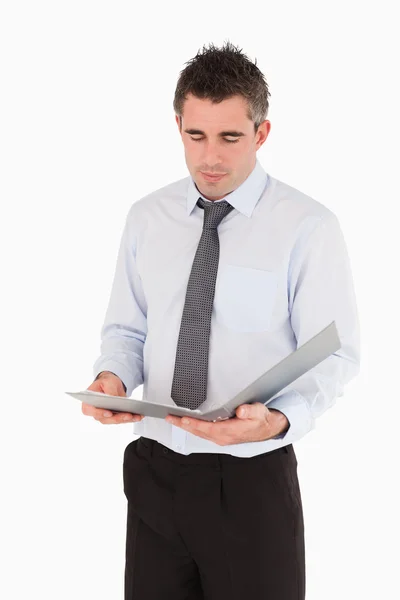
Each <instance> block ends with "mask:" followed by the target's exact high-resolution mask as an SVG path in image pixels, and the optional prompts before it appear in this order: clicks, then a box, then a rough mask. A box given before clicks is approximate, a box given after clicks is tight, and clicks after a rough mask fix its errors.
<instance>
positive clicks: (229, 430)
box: [165, 402, 289, 446]
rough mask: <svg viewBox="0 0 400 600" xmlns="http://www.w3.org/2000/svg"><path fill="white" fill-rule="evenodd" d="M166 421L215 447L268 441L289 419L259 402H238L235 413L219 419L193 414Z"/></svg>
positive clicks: (169, 418)
mask: <svg viewBox="0 0 400 600" xmlns="http://www.w3.org/2000/svg"><path fill="white" fill-rule="evenodd" d="M165 419H166V421H168V423H172V424H173V425H176V426H177V427H182V429H184V430H185V431H189V432H190V433H193V434H194V435H197V436H199V437H202V438H204V439H206V440H210V441H211V442H214V443H215V444H218V445H219V446H227V445H230V444H243V443H246V442H260V441H264V440H269V439H271V438H273V437H275V436H276V435H279V434H280V433H283V432H284V431H287V429H288V428H289V421H288V419H287V418H286V416H285V415H284V414H283V413H281V412H280V411H279V410H275V409H272V408H271V409H268V407H267V406H265V404H262V403H261V402H254V403H252V404H241V405H240V406H238V407H237V409H236V416H235V417H231V418H230V419H225V420H223V421H216V422H215V423H214V422H210V421H203V420H201V419H195V418H194V417H175V416H173V415H168V416H167V417H165Z"/></svg>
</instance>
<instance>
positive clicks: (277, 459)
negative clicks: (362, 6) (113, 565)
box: [82, 43, 359, 600]
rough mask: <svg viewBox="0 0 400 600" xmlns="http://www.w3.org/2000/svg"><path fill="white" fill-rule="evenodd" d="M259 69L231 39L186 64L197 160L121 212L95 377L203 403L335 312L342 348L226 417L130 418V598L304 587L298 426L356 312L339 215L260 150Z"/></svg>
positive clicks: (189, 132) (185, 96)
mask: <svg viewBox="0 0 400 600" xmlns="http://www.w3.org/2000/svg"><path fill="white" fill-rule="evenodd" d="M269 95H270V93H269V91H268V86H267V84H266V82H265V79H264V76H263V75H262V73H261V72H260V71H259V69H258V68H257V67H256V66H255V64H253V63H251V61H249V59H248V58H247V57H246V56H245V55H243V54H242V53H241V51H240V50H238V49H237V48H235V47H234V46H232V45H231V44H230V43H227V44H226V45H225V46H224V47H222V48H221V49H218V48H215V47H214V46H213V45H210V47H209V48H208V49H207V48H204V49H203V52H202V53H198V54H197V55H196V57H195V58H194V59H192V61H190V63H189V64H188V66H187V67H186V68H185V69H184V70H183V71H182V72H181V74H180V78H179V81H178V84H177V88H176V92H175V99H174V109H175V114H176V122H177V125H178V128H179V132H180V135H181V137H182V141H183V145H184V150H185V160H186V164H187V167H188V170H189V173H190V176H188V177H186V178H184V179H181V180H179V181H176V182H173V183H171V184H169V185H167V186H165V187H162V188H161V189H159V190H156V191H155V192H152V193H150V194H148V195H147V196H146V197H144V198H142V199H140V200H139V201H137V202H135V203H134V204H133V205H132V206H131V208H130V210H129V213H128V215H127V219H126V223H125V228H124V232H123V235H122V239H121V245H120V249H119V253H118V258H117V265H116V272H115V279H114V282H113V287H112V291H111V297H110V301H109V305H108V309H107V313H106V317H105V322H104V325H103V328H102V345H101V356H100V357H99V358H98V359H97V361H96V363H95V365H94V375H95V376H96V379H95V381H94V382H93V383H92V384H91V385H90V387H89V388H88V389H89V390H93V391H100V392H104V393H108V394H112V395H125V393H126V395H127V396H130V395H131V394H132V391H133V390H134V389H135V388H136V387H137V386H138V385H140V384H142V383H143V384H144V385H143V398H144V399H147V400H150V401H152V402H160V403H163V404H171V405H172V406H174V405H175V404H178V405H179V406H187V407H189V408H197V407H198V406H199V405H200V404H201V405H202V407H203V408H204V409H207V408H210V407H211V406H213V405H214V406H218V405H219V404H222V403H224V402H225V401H226V400H228V399H230V398H232V397H233V396H234V395H235V394H237V393H238V392H239V391H240V390H242V389H243V388H244V387H246V386H247V385H248V384H249V383H251V382H252V381H253V380H254V379H256V378H257V377H259V376H260V375H261V374H262V373H264V372H265V371H266V370H267V369H268V368H270V367H272V366H273V365H275V364H276V363H278V362H279V361H280V360H282V359H283V358H284V357H285V356H287V355H288V354H290V353H291V352H293V351H294V350H295V349H296V348H297V347H299V346H300V345H302V344H304V343H305V342H306V341H307V340H309V339H310V338H311V337H313V336H314V335H315V334H317V333H318V332H319V331H320V330H321V329H323V328H324V327H326V326H327V325H329V324H330V323H331V322H332V321H335V323H336V326H337V329H338V333H339V337H340V339H341V344H342V346H341V349H340V351H339V352H336V353H335V354H334V355H332V356H330V357H329V358H328V359H326V360H324V361H323V362H322V363H320V365H318V366H317V367H316V368H314V369H312V370H311V371H309V372H308V373H306V374H305V375H303V376H302V377H300V378H298V379H297V380H296V381H295V382H293V384H292V385H290V386H287V387H286V388H285V389H284V390H282V391H281V392H280V393H278V394H277V395H276V397H275V398H274V399H273V400H272V401H271V402H270V403H269V405H268V407H266V406H265V405H263V404H261V403H255V404H248V405H242V406H241V407H239V408H238V409H237V410H236V416H235V417H234V418H231V419H228V420H225V421H222V422H216V423H212V422H211V423H208V422H204V421H201V420H198V419H195V418H190V419H189V422H188V423H185V420H184V419H181V418H178V417H172V416H169V417H167V418H166V419H165V420H163V419H157V418H150V417H146V418H143V417H141V416H139V415H129V414H114V415H113V414H112V413H110V412H109V411H103V410H102V409H95V408H93V407H91V406H88V405H85V404H84V405H83V406H82V410H83V412H84V414H85V415H90V416H93V417H94V418H95V419H96V420H98V421H100V422H101V423H103V424H106V423H122V422H125V421H124V420H125V419H128V420H130V421H133V422H134V423H135V425H134V433H135V434H136V435H137V436H140V437H139V438H138V439H135V440H134V441H133V442H131V443H130V444H129V445H128V446H127V448H126V449H125V454H124V492H125V495H126V497H127V500H128V509H127V537H126V564H125V600H128V599H129V600H131V599H140V600H164V599H165V600H167V599H168V600H169V599H172V598H173V599H174V600H181V599H182V600H183V599H186V598H187V599H189V598H190V599H195V598H196V599H200V598H204V599H207V600H221V599H224V598H229V599H230V600H234V599H238V600H244V599H246V600H256V599H257V600H260V599H261V598H266V599H267V598H268V599H271V600H300V599H304V598H305V588H306V585H305V584H306V582H305V549H304V523H303V511H302V502H301V494H300V488H299V482H298V478H297V459H296V456H295V452H294V449H293V442H295V441H297V440H299V439H300V438H301V437H303V436H304V435H306V434H307V433H308V432H309V431H310V430H312V429H313V427H314V426H315V419H316V418H317V417H318V416H320V415H321V414H322V413H323V412H325V411H326V410H327V409H328V408H329V407H331V406H332V404H333V403H334V402H335V400H336V398H337V397H338V396H341V395H343V386H344V384H345V383H346V382H348V381H349V380H350V379H352V378H353V377H354V376H355V375H356V374H357V373H358V370H359V324H358V316H357V308H356V301H355V295H354V289H353V282H352V276H351V270H350V265H349V259H348V256H347V251H346V245H345V242H344V239H343V236H342V233H341V229H340V226H339V223H338V220H337V218H336V216H335V215H334V214H333V213H332V211H330V210H329V209H328V208H327V207H325V206H324V205H322V204H321V203H319V202H318V201H316V200H314V199H312V198H310V197H309V196H306V195H305V194H303V193H301V192H300V191H298V190H296V189H295V188H293V187H291V186H289V185H287V184H285V183H283V182H282V181H279V180H278V179H276V178H274V177H272V176H271V175H269V174H268V173H266V171H264V169H263V167H262V166H261V164H260V163H259V161H258V160H257V158H256V152H257V150H258V149H259V148H260V147H261V146H262V144H263V143H264V142H265V141H266V139H267V137H268V134H269V131H270V128H271V123H270V121H268V120H266V118H265V117H266V115H267V112H268V96H269Z"/></svg>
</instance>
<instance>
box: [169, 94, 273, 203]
mask: <svg viewBox="0 0 400 600" xmlns="http://www.w3.org/2000/svg"><path fill="white" fill-rule="evenodd" d="M246 112H247V101H246V100H245V98H243V97H242V96H233V97H232V98H229V99H228V100H223V101H222V102H220V103H219V104H213V103H212V102H211V100H208V99H199V98H196V97H195V96H193V95H192V94H190V95H188V97H187V99H186V101H185V104H184V108H183V116H182V130H180V133H181V136H182V141H183V145H184V147H185V160H186V164H187V167H188V169H189V172H190V174H191V176H192V177H193V180H194V181H195V183H196V185H197V188H198V189H199V191H200V192H201V193H202V194H203V196H204V197H205V198H207V199H208V200H220V199H221V198H224V197H225V196H226V195H227V194H230V193H231V192H233V191H234V190H235V189H236V188H238V187H239V186H240V185H241V184H242V183H243V181H245V179H247V177H248V176H249V175H250V173H251V171H252V170H253V169H254V166H255V163H256V152H257V150H258V149H259V148H260V146H261V145H262V144H263V143H264V142H265V140H266V139H267V137H268V133H269V131H270V129H271V123H270V121H267V120H265V121H263V122H262V123H261V124H260V126H259V128H258V131H257V133H254V123H253V121H250V119H248V118H247V116H246ZM175 120H176V122H177V124H178V128H179V125H180V123H179V117H178V116H177V115H176V116H175ZM230 134H232V135H230ZM238 134H239V135H238ZM196 140H197V141H196ZM203 173H211V174H216V175H217V174H224V175H223V177H222V178H221V179H219V180H211V181H210V180H207V178H206V177H205V176H204V175H203Z"/></svg>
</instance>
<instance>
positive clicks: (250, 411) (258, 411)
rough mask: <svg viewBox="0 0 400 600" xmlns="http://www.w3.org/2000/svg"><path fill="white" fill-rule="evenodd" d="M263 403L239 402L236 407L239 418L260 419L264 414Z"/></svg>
mask: <svg viewBox="0 0 400 600" xmlns="http://www.w3.org/2000/svg"><path fill="white" fill-rule="evenodd" d="M265 409H266V406H265V404H262V403H261V402H253V403H252V404H241V405H240V406H238V407H237V409H236V416H237V417H239V419H260V418H261V417H263V416H264V415H265Z"/></svg>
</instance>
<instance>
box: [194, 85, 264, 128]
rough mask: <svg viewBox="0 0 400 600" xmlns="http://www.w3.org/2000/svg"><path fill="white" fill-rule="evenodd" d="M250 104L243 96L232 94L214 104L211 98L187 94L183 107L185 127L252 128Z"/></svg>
mask: <svg viewBox="0 0 400 600" xmlns="http://www.w3.org/2000/svg"><path fill="white" fill-rule="evenodd" d="M247 110H248V105H247V101H246V99H245V98H243V96H232V98H228V99H226V100H222V102H219V103H216V104H214V103H213V102H212V101H211V100H209V99H203V98H196V97H195V96H193V95H192V94H189V95H188V96H187V99H186V100H185V103H184V107H183V116H182V118H183V123H184V124H185V127H199V128H203V129H204V128H206V127H208V128H209V129H210V130H211V129H214V128H220V127H223V128H224V129H227V128H230V127H239V126H240V127H242V128H245V127H247V128H249V127H250V128H251V127H252V121H251V120H250V119H249V118H248V117H247Z"/></svg>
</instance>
